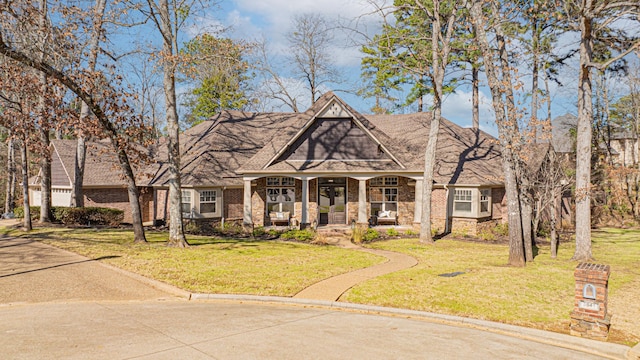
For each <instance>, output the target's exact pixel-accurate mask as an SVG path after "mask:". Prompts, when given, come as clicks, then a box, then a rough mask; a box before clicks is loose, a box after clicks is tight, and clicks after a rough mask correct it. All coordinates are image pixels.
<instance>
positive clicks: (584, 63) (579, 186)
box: [572, 0, 593, 261]
mask: <svg viewBox="0 0 640 360" xmlns="http://www.w3.org/2000/svg"><path fill="white" fill-rule="evenodd" d="M586 7H587V9H589V8H590V7H591V0H586ZM587 9H583V11H589V10H587ZM591 21H592V20H591V18H589V17H588V16H586V15H582V18H581V20H580V31H581V34H582V36H581V39H580V79H579V84H578V129H577V138H576V251H575V253H574V255H573V258H572V259H573V260H578V261H588V260H590V259H591V258H592V254H591V131H592V130H591V120H592V118H593V108H592V102H591V96H592V89H591V73H590V67H589V64H590V63H591V59H592V49H593V47H592V38H591Z"/></svg>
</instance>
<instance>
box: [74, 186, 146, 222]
mask: <svg viewBox="0 0 640 360" xmlns="http://www.w3.org/2000/svg"><path fill="white" fill-rule="evenodd" d="M83 194H84V206H87V207H108V208H114V209H120V210H122V211H124V219H123V220H122V221H123V222H125V223H131V222H132V221H133V218H132V217H131V204H129V193H128V192H127V189H124V188H116V189H114V188H109V189H84V190H83ZM140 211H142V221H144V222H146V221H151V220H152V219H151V218H152V216H153V190H151V189H150V188H149V189H147V188H141V189H140Z"/></svg>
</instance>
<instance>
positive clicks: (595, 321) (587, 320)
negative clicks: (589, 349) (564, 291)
mask: <svg viewBox="0 0 640 360" xmlns="http://www.w3.org/2000/svg"><path fill="white" fill-rule="evenodd" d="M610 273H611V268H610V267H609V265H601V264H590V263H580V264H578V266H577V267H576V270H575V272H574V277H575V282H576V283H575V306H574V309H573V311H572V312H571V329H570V330H571V334H572V335H577V336H582V337H589V338H594V339H600V340H603V339H606V338H607V336H608V335H609V326H610V319H611V316H610V314H608V313H607V297H608V292H609V275H610Z"/></svg>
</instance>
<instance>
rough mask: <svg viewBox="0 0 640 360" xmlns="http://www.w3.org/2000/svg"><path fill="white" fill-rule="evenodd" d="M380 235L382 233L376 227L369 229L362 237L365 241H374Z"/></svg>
mask: <svg viewBox="0 0 640 360" xmlns="http://www.w3.org/2000/svg"><path fill="white" fill-rule="evenodd" d="M379 237H380V233H378V230H376V229H367V232H366V233H365V234H364V236H363V237H362V240H364V241H373V240H375V239H377V238H379Z"/></svg>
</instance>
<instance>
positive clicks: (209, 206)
mask: <svg viewBox="0 0 640 360" xmlns="http://www.w3.org/2000/svg"><path fill="white" fill-rule="evenodd" d="M216 195H217V193H216V191H215V190H203V191H200V213H201V214H205V213H215V212H216Z"/></svg>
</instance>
